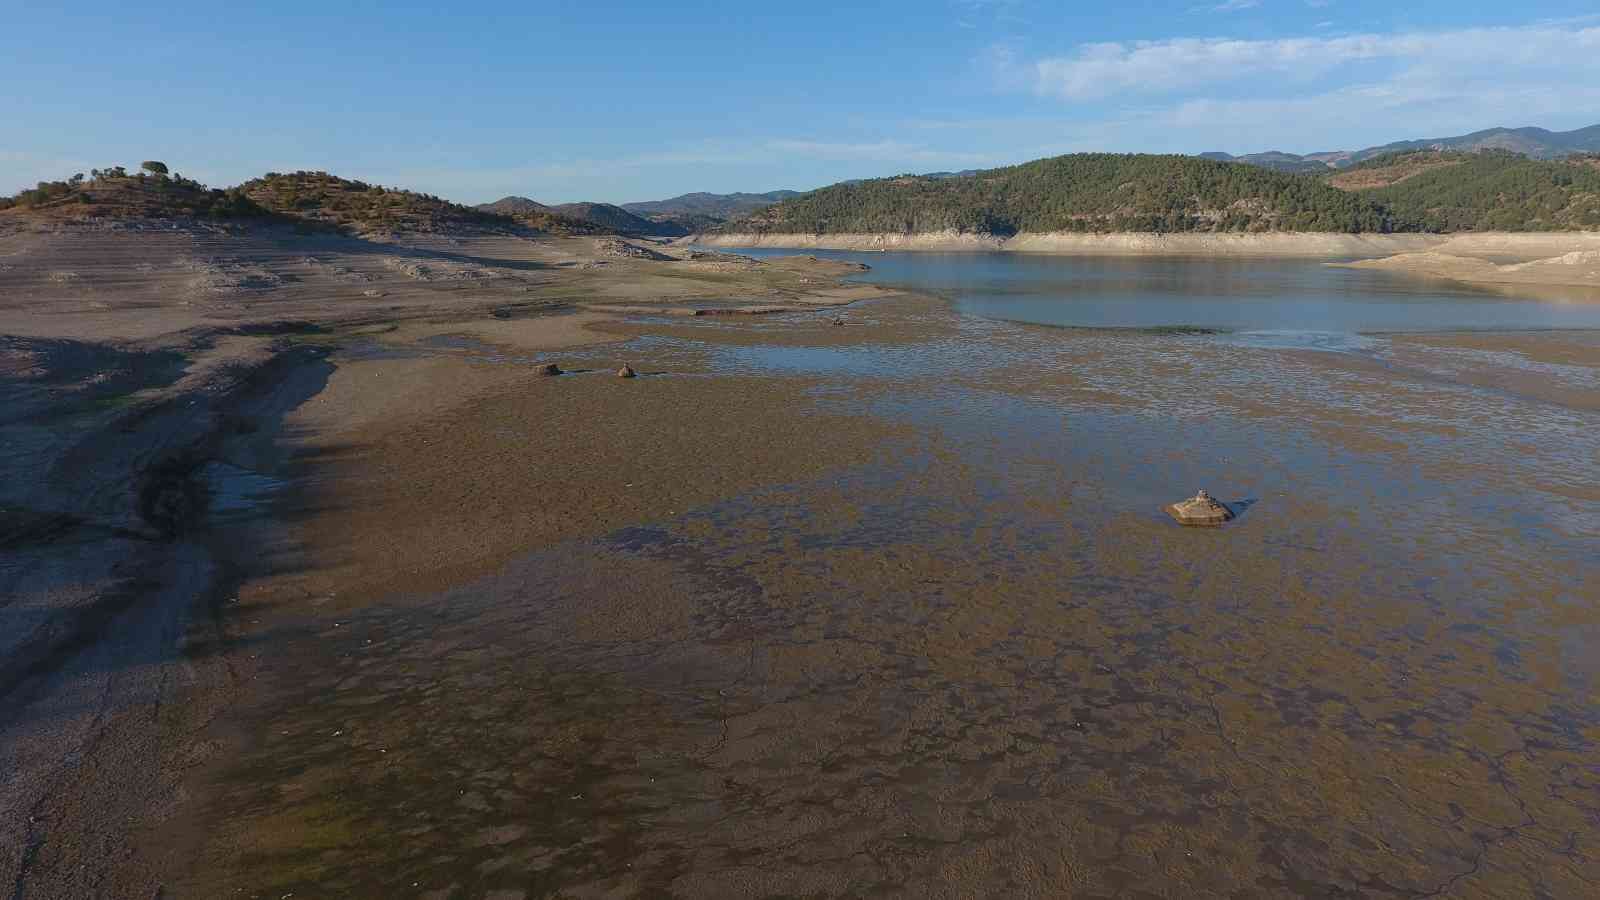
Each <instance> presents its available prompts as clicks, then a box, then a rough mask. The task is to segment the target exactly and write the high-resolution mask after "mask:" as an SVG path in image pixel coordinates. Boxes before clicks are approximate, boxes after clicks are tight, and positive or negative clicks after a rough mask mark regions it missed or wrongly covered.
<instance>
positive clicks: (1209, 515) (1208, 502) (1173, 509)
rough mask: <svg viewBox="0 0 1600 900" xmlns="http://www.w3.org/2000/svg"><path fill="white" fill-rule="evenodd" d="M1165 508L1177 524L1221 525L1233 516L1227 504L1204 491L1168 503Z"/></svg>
mask: <svg viewBox="0 0 1600 900" xmlns="http://www.w3.org/2000/svg"><path fill="white" fill-rule="evenodd" d="M1166 510H1167V514H1168V515H1170V516H1172V518H1174V519H1176V520H1177V521H1178V524H1179V525H1200V526H1206V525H1221V524H1222V523H1224V522H1226V521H1228V520H1229V519H1232V518H1233V510H1231V509H1229V508H1228V507H1227V504H1224V503H1220V502H1218V501H1217V500H1216V499H1215V498H1213V497H1212V496H1211V495H1210V494H1208V493H1206V492H1205V491H1201V492H1200V493H1198V494H1195V495H1194V496H1193V497H1190V498H1189V499H1187V500H1179V501H1178V502H1177V503H1172V504H1169V505H1168V506H1167V507H1166Z"/></svg>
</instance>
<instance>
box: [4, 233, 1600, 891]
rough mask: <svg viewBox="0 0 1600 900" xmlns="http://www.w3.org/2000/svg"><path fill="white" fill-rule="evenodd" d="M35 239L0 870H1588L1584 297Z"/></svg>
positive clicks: (1599, 819)
mask: <svg viewBox="0 0 1600 900" xmlns="http://www.w3.org/2000/svg"><path fill="white" fill-rule="evenodd" d="M124 237H126V236H123V235H111V236H108V237H106V238H104V240H106V241H109V242H112V245H115V241H118V240H122V239H123V238H124ZM47 238H48V236H37V235H34V236H22V237H15V238H11V239H9V240H11V241H12V243H9V244H7V245H5V246H6V247H8V248H10V251H11V254H12V255H11V256H10V257H7V258H8V259H12V260H14V261H21V260H25V259H26V260H29V261H28V262H26V264H25V265H26V266H27V267H28V268H23V267H22V266H21V265H18V267H17V268H13V269H10V270H8V271H7V272H5V273H4V274H3V275H0V277H5V278H13V279H18V280H16V281H11V282H7V283H6V284H5V288H6V293H5V296H6V303H7V305H8V309H7V311H6V312H5V318H3V319H0V332H5V333H7V334H11V335H13V336H12V337H8V338H6V341H7V343H6V344H5V354H6V355H5V356H4V357H3V358H4V360H5V365H6V368H5V369H4V370H3V377H4V379H5V385H6V390H7V391H8V393H7V394H6V395H5V403H6V406H5V410H6V413H7V415H6V419H5V422H4V424H3V426H0V427H3V428H4V429H5V431H4V433H5V436H6V438H7V440H8V441H9V442H14V443H10V444H9V446H15V447H22V448H24V452H23V453H22V454H14V455H12V459H13V460H14V461H13V462H8V463H7V465H9V466H13V468H12V469H10V470H8V471H7V472H6V475H7V481H6V484H7V486H8V487H7V490H8V494H7V496H6V497H5V498H4V499H5V505H6V508H7V510H8V518H7V520H6V521H5V524H6V527H7V528H8V529H9V530H8V531H7V532H6V533H7V534H8V535H13V536H12V537H8V538H7V541H8V543H7V544H6V545H5V548H6V552H7V566H6V569H5V570H4V573H3V577H5V578H6V579H8V581H7V582H6V586H7V595H8V598H15V599H8V601H7V605H6V606H5V607H3V608H0V612H3V614H4V615H5V616H6V617H7V621H8V622H17V623H24V622H26V623H30V629H29V630H28V631H27V634H28V637H26V638H25V639H23V638H18V639H11V638H10V637H9V636H10V635H15V634H20V633H21V632H20V631H18V630H13V629H10V628H8V629H7V630H6V634H7V635H8V640H12V644H11V645H10V647H9V648H8V652H10V653H12V654H14V656H13V657H11V658H13V659H17V660H23V659H25V660H26V661H27V662H26V665H21V664H18V665H13V666H11V667H10V668H8V669H7V670H6V672H7V676H8V681H7V682H6V683H5V684H4V685H3V687H4V688H5V689H6V690H7V693H6V694H5V695H4V698H3V699H4V703H5V704H6V705H5V709H4V712H5V718H4V720H3V721H4V728H5V731H4V741H3V743H0V751H3V752H4V753H5V754H6V755H5V757H4V760H3V761H4V762H5V763H6V766H7V767H6V771H7V772H10V773H15V774H10V775H8V776H7V780H6V782H5V793H4V794H0V803H3V804H4V805H5V808H6V809H7V810H14V811H16V812H18V813H20V815H18V816H14V817H13V816H7V817H6V823H5V824H4V825H0V828H4V829H6V830H5V831H4V832H0V836H3V837H4V840H5V846H6V847H7V848H8V849H7V850H6V855H5V856H4V857H0V864H3V865H4V866H5V870H4V873H3V874H4V875H5V877H7V878H10V879H12V881H11V882H8V883H15V885H16V886H17V887H16V891H15V893H16V895H17V896H26V897H35V896H40V897H50V896H63V897H65V896H93V895H96V894H100V895H106V896H152V895H156V894H157V892H158V891H159V892H160V895H161V896H178V897H191V896H192V897H219V896H240V897H274V898H281V897H285V896H290V895H292V896H295V897H320V896H372V897H391V896H417V897H435V898H450V897H454V898H467V897H497V898H513V897H527V898H533V897H556V896H561V897H590V896H616V897H623V896H682V897H771V896H863V895H883V896H906V895H921V896H938V897H968V896H1018V897H1030V896H1031V897H1058V896H1085V897H1096V896H1182V897H1207V896H1308V897H1309V896H1444V895H1448V896H1459V897H1504V896H1548V897H1581V896H1588V895H1591V894H1593V893H1595V891H1596V890H1597V889H1600V859H1597V853H1600V850H1597V847H1596V844H1595V841H1596V835H1597V834H1600V807H1597V804H1596V801H1595V796H1596V794H1595V789H1596V784H1597V779H1600V703H1597V700H1596V698H1597V696H1600V693H1597V687H1600V682H1597V679H1600V663H1597V657H1596V655H1595V654H1594V653H1592V652H1591V651H1592V648H1593V647H1594V646H1595V643H1596V640H1597V639H1600V608H1597V607H1596V599H1595V598H1596V597H1600V558H1597V556H1596V554H1595V552H1594V548H1595V547H1596V546H1597V544H1600V492H1597V491H1596V487H1595V484H1596V479H1595V473H1596V471H1600V427H1597V426H1600V410H1597V409H1596V407H1595V405H1594V403H1593V402H1592V397H1593V396H1594V394H1595V391H1596V388H1597V386H1600V332H1597V331H1593V330H1585V329H1581V328H1568V329H1563V330H1549V331H1526V330H1510V329H1499V330H1494V329H1489V330H1477V331H1472V332H1458V331H1453V330H1447V329H1439V330H1427V329H1416V330H1412V331H1409V332H1407V333H1405V334H1380V335H1363V336H1362V337H1361V339H1360V340H1359V341H1349V342H1342V343H1338V344H1336V345H1326V346H1324V345H1318V346H1314V347H1306V346H1297V345H1294V344H1292V343H1288V344H1286V343H1283V342H1250V341H1241V340H1237V339H1234V338H1233V337H1232V336H1230V335H1228V334H1218V333H1201V332H1183V331H1163V330H1161V329H1150V328H1135V329H1115V328H1061V327H1051V326H1049V325H1046V324H1041V323H1037V322H1029V321H1014V320H1011V319H1009V318H1006V317H1002V316H992V315H984V314H981V312H982V311H980V310H975V309H973V308H972V307H971V304H970V303H967V304H965V305H964V302H963V301H962V300H961V299H960V298H959V297H957V298H954V299H950V298H947V297H941V296H936V295H933V294H931V293H926V292H918V291H914V290H905V289H904V287H905V286H904V285H898V286H897V285H887V284H880V285H878V286H876V287H873V288H872V289H871V290H865V289H863V287H862V284H861V282H860V281H859V280H855V281H841V280H840V279H841V278H844V277H847V276H850V275H852V274H853V271H854V270H851V269H846V268H842V267H840V266H839V265H838V264H837V263H833V262H829V261H826V260H822V261H811V260H805V259H801V260H797V261H796V260H791V261H785V262H777V261H767V260H745V261H739V260H737V259H727V258H705V259H691V258H689V257H688V255H687V254H686V253H685V254H684V256H683V258H674V259H670V260H652V259H640V258H633V257H617V256H614V255H610V254H609V253H607V252H606V251H605V248H604V245H601V244H597V243H596V242H593V241H587V240H582V239H567V240H562V241H548V242H526V243H513V242H510V241H509V240H507V239H495V240H494V241H490V240H488V239H485V240H484V241H482V242H476V243H475V242H471V241H468V242H465V243H463V244H459V245H446V244H440V243H432V242H415V244H414V245H411V246H405V245H397V246H394V247H368V246H356V247H351V246H343V245H339V244H338V241H337V240H335V239H331V238H314V239H311V238H288V237H282V238H279V237H271V238H270V239H269V238H268V237H260V236H246V237H243V238H233V237H229V238H220V237H208V236H201V237H195V236H183V235H179V236H166V235H162V236H160V240H161V241H162V242H163V243H162V244H160V246H161V247H163V248H170V249H163V250H162V251H161V252H162V253H165V254H166V256H164V257H161V256H159V255H157V254H155V253H154V252H153V251H150V250H148V249H141V245H139V244H137V243H133V244H128V245H126V246H127V247H128V249H127V250H126V251H125V252H126V254H127V255H126V256H124V257H121V258H120V259H121V261H120V262H118V261H116V260H117V259H118V258H116V257H111V259H112V262H108V263H102V265H104V266H106V268H104V269H97V268H92V265H91V264H92V262H93V260H91V259H90V258H89V255H88V254H86V255H85V256H84V257H83V258H81V259H80V258H76V257H70V256H65V255H64V254H66V253H67V251H64V250H60V249H52V248H51V247H49V246H46V243H45V242H46V241H47ZM97 240H98V238H97ZM195 240H215V241H218V242H220V243H221V246H223V247H225V248H227V250H228V252H227V253H224V252H222V251H220V250H215V249H213V250H211V251H210V255H209V256H205V257H204V258H205V259H206V260H209V262H206V263H204V265H211V266H214V267H216V268H217V269H218V270H219V272H220V274H218V272H213V271H211V270H210V269H204V268H203V266H202V269H201V271H200V275H198V276H196V275H195V274H194V272H192V271H190V270H189V269H185V268H183V266H184V265H187V264H186V263H182V262H181V260H185V259H199V258H201V256H200V255H197V253H198V252H197V251H196V250H195V249H193V246H194V245H193V244H192V242H193V241H195ZM234 240H244V241H259V242H261V243H260V244H259V246H258V245H256V244H248V245H247V244H236V243H232V241H234ZM301 240H305V241H317V242H321V243H320V244H318V245H317V246H316V247H315V248H314V249H308V247H307V246H305V245H302V244H300V243H298V242H299V241H301ZM108 246H111V245H108ZM151 246H152V247H154V246H156V245H154V244H152V245H151ZM105 250H106V248H104V247H103V248H102V251H101V252H100V253H99V254H98V255H95V256H94V259H101V260H104V259H107V258H108V257H107V256H106V255H105ZM669 250H670V251H671V252H674V253H683V252H684V251H681V250H678V249H676V248H659V252H663V253H664V252H667V251H669ZM147 257H149V258H155V260H156V261H154V262H152V263H151V265H152V266H153V267H155V268H156V269H157V271H156V272H149V273H145V274H146V275H148V276H150V278H151V279H155V278H156V276H157V275H158V274H159V273H162V272H164V273H166V274H161V275H160V278H164V279H167V280H166V281H159V280H141V279H140V277H139V276H137V275H124V274H121V273H122V272H123V269H124V268H126V267H130V266H138V265H141V264H143V262H141V260H146V258H147ZM308 258H313V259H315V260H317V264H316V265H313V264H312V263H309V262H306V261H305V260H307V259H308ZM161 259H170V260H175V261H180V262H171V263H165V262H161V261H160V260H161ZM392 260H400V261H399V262H394V261H392ZM14 264H16V263H14ZM412 266H420V267H425V268H423V269H422V270H421V271H420V272H419V271H417V270H414V269H412V268H408V267H412ZM163 267H165V268H163ZM232 267H241V268H232ZM252 267H258V268H260V269H261V270H262V271H260V272H257V271H255V269H254V268H252ZM464 271H477V272H481V273H484V274H479V275H474V276H466V275H461V276H458V275H457V274H456V273H459V272H464ZM52 272H73V273H77V274H76V276H75V277H65V276H52V275H51V274H50V273H52ZM18 273H23V275H19V274H18ZM351 273H362V274H365V275H367V276H370V277H369V279H368V280H360V279H356V278H354V277H353V276H352V274H351ZM1364 275H1365V273H1363V276H1364ZM24 276H25V278H26V280H25V281H23V280H21V279H23V278H24ZM269 276H272V277H277V278H279V279H281V281H280V282H277V283H272V282H271V277H269ZM289 276H293V278H290V277H289ZM196 277H200V278H202V281H201V282H199V285H200V286H199V287H198V288H192V289H190V293H188V294H182V293H181V292H180V293H178V294H174V293H173V292H172V290H171V289H172V287H173V286H174V285H179V286H181V285H183V284H193V283H194V282H191V281H187V280H184V279H192V278H196ZM124 278H125V279H126V286H123V282H121V281H117V280H116V279H124ZM216 278H222V279H225V280H228V285H227V286H226V288H225V289H223V291H222V293H220V294H211V293H206V292H207V291H210V290H212V288H211V287H210V285H212V284H213V280H214V279H216ZM251 279H255V280H251ZM263 283H270V284H271V286H270V287H261V286H260V285H261V284H263ZM18 285H21V286H22V287H20V288H19V287H18ZM368 292H372V293H368ZM218 298H220V299H218ZM95 304H101V305H100V306H96V305H95ZM134 304H142V305H141V306H135V305H134ZM822 304H843V305H836V306H834V307H833V308H826V309H823V308H813V307H819V306H821V305H822ZM102 307H103V308H102ZM700 308H704V309H712V308H715V309H724V310H739V309H747V308H763V309H765V308H777V309H776V310H775V311H771V312H768V313H766V314H763V315H759V316H755V315H739V314H729V315H700V316H684V315H681V314H674V313H677V312H679V311H681V310H683V309H700ZM43 310H47V311H48V315H49V317H51V318H47V317H46V316H45V315H43V314H42V313H41V311H43ZM270 323H278V324H276V325H271V326H270V327H269V325H270ZM552 362H553V363H556V364H557V365H558V366H559V368H560V369H561V370H563V371H564V372H565V374H562V375H559V376H547V375H543V374H540V367H541V366H543V365H544V364H546V363H552ZM623 363H628V364H630V365H631V366H633V368H634V369H636V370H637V372H638V374H639V377H637V378H632V379H621V378H617V377H616V375H615V371H616V369H617V368H618V366H620V365H621V364H623ZM191 402H193V404H194V405H193V406H191V405H190V404H191ZM174 460H176V462H174ZM25 471H38V472H46V473H48V476H49V477H46V478H42V479H41V478H25V477H23V475H22V473H23V472H25ZM129 473H135V474H134V475H132V476H130V474H129ZM13 485H19V486H20V487H13ZM1197 488H1205V489H1207V490H1208V491H1209V492H1210V493H1211V494H1212V495H1213V496H1215V497H1217V498H1218V499H1220V500H1222V501H1223V502H1225V503H1228V504H1229V505H1230V508H1231V509H1232V510H1233V511H1234V512H1235V514H1236V517H1235V519H1234V520H1233V521H1232V522H1230V523H1229V524H1228V525H1226V526H1225V527H1222V528H1217V529H1203V530H1197V529H1185V528H1182V527H1180V526H1178V525H1176V524H1175V523H1173V522H1172V520H1171V519H1170V518H1169V517H1168V516H1167V515H1166V513H1165V512H1163V509H1162V508H1163V506H1164V505H1165V504H1168V503H1171V502H1173V501H1174V500H1178V499H1182V498H1184V497H1188V496H1192V495H1193V494H1194V492H1195V490H1196V489H1197ZM13 510H15V511H16V512H13ZM96 567H99V568H96ZM177 573H182V574H183V575H184V578H186V579H187V580H183V579H179V578H177V577H176V574H177ZM114 590H115V591H120V593H115V594H114V593H113V591H114ZM113 596H115V597H119V598H121V599H117V600H112V599H109V598H111V597H113ZM147 632H148V633H147ZM13 847H14V848H16V849H15V850H12V849H9V848H13Z"/></svg>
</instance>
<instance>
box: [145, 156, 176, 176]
mask: <svg viewBox="0 0 1600 900" xmlns="http://www.w3.org/2000/svg"><path fill="white" fill-rule="evenodd" d="M139 168H141V169H143V170H144V171H146V172H149V173H150V174H151V175H166V174H167V173H168V171H169V170H168V169H167V164H166V163H164V162H161V161H159V160H154V159H147V160H145V161H144V162H142V163H139Z"/></svg>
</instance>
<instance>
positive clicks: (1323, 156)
mask: <svg viewBox="0 0 1600 900" xmlns="http://www.w3.org/2000/svg"><path fill="white" fill-rule="evenodd" d="M1411 150H1458V151H1463V152H1477V151H1481V150H1509V151H1510V152H1512V153H1521V154H1522V155H1524V156H1527V157H1530V158H1532V159H1565V158H1566V157H1568V156H1572V155H1574V154H1578V153H1600V125H1590V126H1589V127H1588V128H1578V129H1575V130H1573V131H1549V130H1546V129H1544V128H1486V129H1484V130H1483V131H1474V132H1472V133H1471V134H1461V135H1456V136H1455V137H1443V138H1425V139H1422V140H1414V141H1395V142H1394V143H1391V144H1383V145H1381V146H1377V147H1368V148H1366V149H1365V150H1330V151H1327V152H1324V153H1307V154H1305V155H1303V156H1302V155H1298V154H1294V153H1284V152H1281V151H1277V150H1271V151H1268V152H1266V153H1247V154H1245V155H1243V156H1233V155H1232V154H1228V153H1221V152H1212V153H1202V154H1200V156H1201V158H1203V159H1215V160H1220V161H1222V162H1239V163H1249V164H1250V165H1255V166H1260V167H1262V168H1264V169H1276V170H1278V171H1280V172H1326V171H1328V170H1329V169H1345V168H1349V167H1350V166H1353V165H1355V164H1357V163H1360V162H1364V161H1366V160H1369V159H1372V158H1373V157H1376V156H1383V155H1385V154H1389V153H1403V152H1406V151H1411Z"/></svg>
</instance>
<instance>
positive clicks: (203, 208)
mask: <svg viewBox="0 0 1600 900" xmlns="http://www.w3.org/2000/svg"><path fill="white" fill-rule="evenodd" d="M156 165H160V164H159V163H157V164H156ZM165 169H166V167H165V166H161V170H162V171H161V172H155V171H150V172H138V173H135V174H132V175H130V174H128V172H127V171H126V170H125V169H123V168H122V167H121V166H114V167H111V168H108V169H94V170H93V171H92V173H91V174H90V175H88V176H85V175H83V174H81V173H80V174H77V175H73V176H72V177H71V178H67V179H63V180H61V181H41V182H39V184H38V186H37V187H34V188H31V189H29V190H25V191H21V192H19V193H17V194H16V195H15V196H12V197H0V213H9V214H11V215H23V214H33V215H38V216H43V217H47V218H57V219H88V218H144V219H159V218H197V219H264V218H271V217H272V213H271V211H270V210H267V209H264V208H262V207H261V206H260V205H259V204H257V203H256V202H255V201H253V200H251V199H250V197H248V196H247V195H246V194H245V193H244V192H243V191H241V190H239V189H238V188H230V189H228V190H220V189H211V188H207V187H206V186H205V185H203V184H201V183H200V182H198V181H194V180H192V179H188V178H184V177H183V176H182V175H176V174H174V175H168V174H165Z"/></svg>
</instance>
